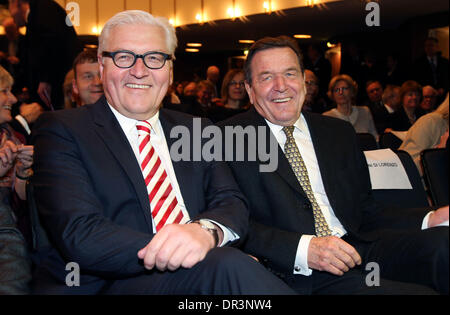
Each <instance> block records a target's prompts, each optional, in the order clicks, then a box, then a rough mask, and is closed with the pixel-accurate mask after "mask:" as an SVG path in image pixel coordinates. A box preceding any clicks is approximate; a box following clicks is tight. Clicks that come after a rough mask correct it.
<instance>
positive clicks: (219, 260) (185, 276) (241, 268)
mask: <svg viewBox="0 0 450 315" xmlns="http://www.w3.org/2000/svg"><path fill="white" fill-rule="evenodd" d="M103 293H104V294H176V295H191V294H195V295H206V294H208V295H209V294H215V295H228V294H231V295H234V294H248V295H275V294H277V295H280V294H282V295H292V294H295V292H294V291H293V290H292V289H290V288H289V286H287V285H286V284H285V283H284V282H283V281H281V280H280V279H278V278H277V277H275V276H274V275H273V274H271V273H270V272H269V271H267V270H266V269H265V268H264V267H263V266H262V265H261V264H259V263H257V262H256V261H254V260H253V259H252V258H251V257H249V256H248V255H246V254H244V253H243V252H241V251H239V250H237V249H234V248H229V247H225V248H215V249H213V250H211V251H210V252H209V253H208V254H207V255H206V257H205V259H204V260H203V261H201V262H199V263H198V264H196V265H195V266H194V267H192V268H191V269H185V268H179V269H178V270H176V271H174V272H170V271H166V272H159V271H157V270H155V271H149V272H148V273H147V274H145V275H141V276H138V277H135V278H130V279H124V280H116V281H114V282H112V283H111V284H110V286H109V287H108V288H107V289H105V290H104V291H103Z"/></svg>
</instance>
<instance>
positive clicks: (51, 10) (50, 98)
mask: <svg viewBox="0 0 450 315" xmlns="http://www.w3.org/2000/svg"><path fill="white" fill-rule="evenodd" d="M9 11H10V12H11V16H12V17H13V18H14V22H15V23H16V24H17V26H18V27H22V26H26V27H27V34H26V47H25V49H24V51H23V56H22V58H20V59H21V61H22V62H23V68H24V70H25V71H26V73H25V79H24V81H25V82H26V84H27V86H28V88H29V91H30V94H31V97H32V101H40V100H42V101H43V102H44V104H45V105H46V106H47V107H48V108H54V109H60V108H63V105H64V98H63V94H62V86H63V83H64V77H65V75H66V73H67V71H68V70H69V69H70V67H71V66H72V62H73V60H74V58H75V56H76V55H77V54H78V53H79V52H80V51H81V50H82V47H81V44H80V42H79V40H78V38H77V34H76V32H75V29H74V28H73V26H68V25H67V24H66V16H67V14H66V11H65V10H64V9H63V8H61V7H60V5H59V4H58V3H56V2H55V1H51V0H9ZM55 45H57V46H58V47H57V48H56V47H55Z"/></svg>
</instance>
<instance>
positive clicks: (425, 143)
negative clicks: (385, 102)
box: [399, 93, 448, 174]
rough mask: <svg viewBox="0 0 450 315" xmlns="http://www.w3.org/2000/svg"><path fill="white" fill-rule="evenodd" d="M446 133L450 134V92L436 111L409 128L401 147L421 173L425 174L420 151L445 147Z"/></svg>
mask: <svg viewBox="0 0 450 315" xmlns="http://www.w3.org/2000/svg"><path fill="white" fill-rule="evenodd" d="M445 133H447V136H448V93H447V98H446V99H445V101H444V102H443V103H442V104H441V105H440V106H439V107H438V108H437V109H436V110H435V111H433V112H432V113H429V114H426V115H424V116H422V117H420V118H419V119H418V120H417V121H416V122H415V123H414V125H412V127H411V128H409V130H408V133H407V135H406V138H405V140H404V141H403V143H402V145H401V146H400V148H399V149H400V150H404V151H406V152H408V153H409V155H411V157H412V158H413V160H414V163H416V166H417V169H418V170H419V172H420V174H423V173H422V166H421V162H420V153H421V152H422V151H423V150H425V149H431V148H435V147H440V148H445V141H441V140H442V139H441V138H442V136H443V135H444V134H445ZM441 142H443V143H441Z"/></svg>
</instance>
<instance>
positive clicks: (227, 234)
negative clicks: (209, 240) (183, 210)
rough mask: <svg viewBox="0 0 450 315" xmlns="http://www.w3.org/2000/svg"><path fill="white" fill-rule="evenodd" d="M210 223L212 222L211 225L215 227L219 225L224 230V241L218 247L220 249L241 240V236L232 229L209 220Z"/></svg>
mask: <svg viewBox="0 0 450 315" xmlns="http://www.w3.org/2000/svg"><path fill="white" fill-rule="evenodd" d="M208 221H210V222H211V223H214V224H215V225H217V226H218V227H219V228H220V229H221V230H222V232H223V240H222V243H221V244H219V245H217V246H218V247H223V246H225V245H226V244H228V243H230V242H234V241H236V240H238V239H239V235H237V234H236V233H234V232H233V231H232V230H231V229H229V228H227V227H225V226H223V225H222V224H220V223H217V222H216V221H214V220H208Z"/></svg>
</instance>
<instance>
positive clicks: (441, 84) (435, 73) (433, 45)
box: [412, 37, 449, 96]
mask: <svg viewBox="0 0 450 315" xmlns="http://www.w3.org/2000/svg"><path fill="white" fill-rule="evenodd" d="M424 51H425V54H424V55H423V56H422V57H420V58H419V59H418V60H417V61H416V62H415V64H414V67H413V72H412V74H413V79H414V80H416V81H417V82H419V83H420V84H421V85H423V86H425V85H431V86H433V87H434V88H436V89H437V91H438V93H439V95H440V96H443V95H445V93H446V92H447V91H448V85H449V81H448V59H446V58H444V57H442V56H441V53H440V51H439V41H438V40H437V39H436V38H434V37H428V38H427V39H426V40H425V42H424Z"/></svg>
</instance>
